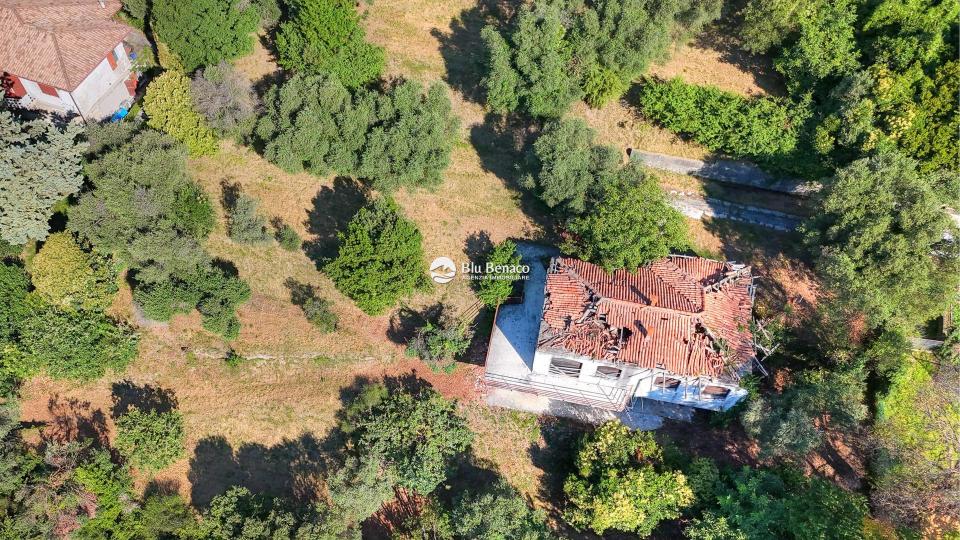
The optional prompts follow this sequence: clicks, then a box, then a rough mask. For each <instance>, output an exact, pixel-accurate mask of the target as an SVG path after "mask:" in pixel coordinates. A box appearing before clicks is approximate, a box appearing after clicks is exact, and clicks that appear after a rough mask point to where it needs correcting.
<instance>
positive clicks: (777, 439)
mask: <svg viewBox="0 0 960 540" xmlns="http://www.w3.org/2000/svg"><path fill="white" fill-rule="evenodd" d="M865 377H866V375H865V373H864V370H863V369H862V367H860V366H852V367H846V368H843V369H837V370H830V371H828V370H825V369H816V370H808V371H806V372H804V373H802V374H801V376H800V377H799V378H798V380H797V381H796V382H795V383H793V384H792V385H791V386H789V387H788V388H787V389H786V390H784V391H783V393H782V394H779V395H776V396H774V397H772V398H762V397H757V398H754V399H753V400H751V401H750V403H749V404H748V405H747V410H746V411H745V413H744V415H743V417H742V422H743V425H744V427H745V428H746V430H747V433H749V434H750V435H751V436H753V437H755V438H756V439H757V440H758V442H759V443H760V448H761V451H762V452H763V453H764V454H766V455H769V456H775V457H786V458H792V459H797V460H800V459H803V458H804V457H805V456H806V455H807V454H809V453H810V452H811V451H812V450H815V449H817V448H819V447H820V446H821V445H822V444H823V442H824V430H825V429H826V428H827V427H830V428H832V429H836V430H851V429H855V428H856V427H857V426H858V425H859V424H860V422H862V421H863V420H864V419H865V418H866V417H867V407H866V405H864V402H863V401H864V392H865V390H866V383H865Z"/></svg>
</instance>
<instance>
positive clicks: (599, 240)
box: [566, 164, 688, 271]
mask: <svg viewBox="0 0 960 540" xmlns="http://www.w3.org/2000/svg"><path fill="white" fill-rule="evenodd" d="M567 230H569V231H570V233H572V235H573V240H571V241H569V242H567V246H566V247H567V249H569V250H570V251H571V252H572V253H574V254H576V255H577V256H578V257H580V258H581V259H585V260H588V261H591V262H594V263H597V264H599V265H601V266H603V267H604V268H605V269H607V270H608V271H613V270H617V269H620V268H626V269H628V270H630V271H633V270H635V269H636V268H637V267H639V266H641V265H643V264H646V263H648V262H651V261H654V260H656V259H660V258H663V257H666V256H667V255H669V254H670V252H671V251H672V250H673V249H680V248H684V247H686V246H687V245H688V241H687V238H686V230H687V228H686V223H685V222H684V220H683V216H682V215H681V214H680V212H678V211H677V210H675V209H674V208H673V207H671V206H670V204H669V203H668V202H667V199H666V197H665V196H664V194H663V191H662V190H661V189H660V186H659V184H657V181H656V179H655V178H653V177H651V176H648V175H646V174H645V173H644V171H643V169H642V168H641V167H640V166H639V165H636V164H631V165H628V166H626V167H623V168H621V169H620V170H619V171H618V172H617V175H616V178H615V179H612V180H609V181H608V182H607V183H606V184H605V185H604V186H603V187H602V190H601V192H600V194H599V195H597V198H596V201H594V202H593V203H592V204H591V205H590V209H589V210H588V211H587V212H586V213H584V214H583V215H582V216H579V217H576V218H573V219H572V220H570V221H569V222H568V224H567Z"/></svg>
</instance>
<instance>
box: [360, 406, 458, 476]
mask: <svg viewBox="0 0 960 540" xmlns="http://www.w3.org/2000/svg"><path fill="white" fill-rule="evenodd" d="M364 395H366V396H368V398H369V399H367V400H365V401H364V402H363V403H362V406H357V405H361V404H356V405H353V406H351V407H349V408H348V414H347V415H346V417H345V418H344V422H345V423H346V424H348V425H349V426H350V427H349V429H348V432H349V433H350V434H351V436H352V437H353V440H354V441H355V448H356V449H357V451H358V452H359V453H361V455H364V456H367V457H369V458H371V459H377V460H379V461H380V462H381V463H382V464H383V466H385V467H387V468H389V469H390V470H391V471H392V473H393V474H392V475H393V476H394V477H396V478H397V482H398V484H399V485H400V486H401V487H404V488H407V489H412V490H415V491H416V492H418V493H422V494H428V493H430V492H431V491H433V490H434V488H436V487H437V486H438V485H439V484H440V483H441V482H443V481H444V480H445V479H446V478H447V474H448V473H449V471H450V469H451V467H453V466H454V464H455V463H456V462H457V461H458V459H459V458H460V456H461V455H462V454H463V452H464V451H465V450H466V449H467V447H468V446H470V443H471V442H472V440H473V433H471V431H470V428H469V427H468V426H467V423H466V420H464V419H463V418H462V417H461V416H459V415H458V414H457V408H456V404H455V403H452V402H449V401H447V400H446V399H444V398H443V397H442V396H441V395H440V394H438V393H437V392H436V391H434V390H432V389H429V388H425V389H422V390H417V391H412V390H407V389H403V388H397V389H394V390H391V391H386V390H383V391H374V392H366V393H365V394H364Z"/></svg>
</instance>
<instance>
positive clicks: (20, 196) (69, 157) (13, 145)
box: [0, 111, 86, 246]
mask: <svg viewBox="0 0 960 540" xmlns="http://www.w3.org/2000/svg"><path fill="white" fill-rule="evenodd" d="M81 130H82V128H81V127H80V125H79V124H76V123H69V124H66V125H64V126H62V127H61V126H57V125H55V124H54V123H53V122H51V121H49V120H45V119H37V120H21V119H20V118H18V117H16V116H14V115H13V113H11V112H9V111H0V209H2V210H0V238H2V239H3V240H4V241H6V242H9V243H10V244H13V245H15V246H22V245H23V244H25V243H26V242H27V241H28V240H31V239H32V240H43V239H44V238H46V237H47V232H48V231H49V230H50V228H49V225H48V223H47V222H48V221H49V219H50V216H51V215H53V211H52V210H51V207H52V206H53V205H54V204H56V203H57V202H59V201H60V200H62V199H64V198H65V197H67V196H68V195H71V194H73V193H76V192H77V190H79V189H80V185H81V184H82V183H83V175H82V174H81V170H82V168H83V151H84V148H85V147H86V144H85V143H82V142H80V140H79V137H78V136H79V135H80V132H81Z"/></svg>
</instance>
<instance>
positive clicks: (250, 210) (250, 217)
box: [227, 193, 273, 244]
mask: <svg viewBox="0 0 960 540" xmlns="http://www.w3.org/2000/svg"><path fill="white" fill-rule="evenodd" d="M257 206H258V203H257V200H256V199H254V198H253V197H251V196H249V195H247V194H245V193H239V194H237V195H236V196H235V197H233V198H232V200H230V201H229V202H228V207H227V234H228V235H229V236H230V239H231V240H234V241H235V242H241V243H244V244H265V243H267V242H269V241H270V240H272V239H273V235H272V234H270V230H269V229H268V228H267V220H266V218H264V217H263V216H261V215H260V214H258V213H257Z"/></svg>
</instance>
